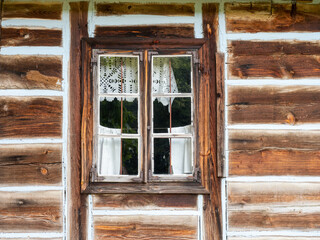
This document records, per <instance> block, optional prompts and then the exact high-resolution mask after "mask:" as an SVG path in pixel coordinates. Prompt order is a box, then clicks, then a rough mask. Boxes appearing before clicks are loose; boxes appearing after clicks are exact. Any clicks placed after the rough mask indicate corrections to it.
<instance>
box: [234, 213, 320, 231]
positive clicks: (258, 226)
mask: <svg viewBox="0 0 320 240" xmlns="http://www.w3.org/2000/svg"><path fill="white" fill-rule="evenodd" d="M228 216H229V217H228V218H229V227H228V229H229V231H237V230H238V231H239V230H240V231H241V230H242V231H243V230H249V231H259V230H292V229H299V230H304V231H307V230H315V229H318V228H319V222H320V213H319V212H316V211H314V212H312V213H309V212H303V211H296V210H291V211H286V212H285V213H283V211H281V209H279V210H278V211H270V210H269V209H267V208H265V209H259V210H251V211H248V210H237V211H229V214H228Z"/></svg>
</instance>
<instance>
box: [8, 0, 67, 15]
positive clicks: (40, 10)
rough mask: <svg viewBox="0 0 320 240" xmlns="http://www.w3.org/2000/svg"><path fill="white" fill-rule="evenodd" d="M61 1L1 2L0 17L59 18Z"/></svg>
mask: <svg viewBox="0 0 320 240" xmlns="http://www.w3.org/2000/svg"><path fill="white" fill-rule="evenodd" d="M61 15H62V3H24V2H10V1H8V2H7V1H4V2H3V11H2V17H3V18H4V19H6V18H41V19H61Z"/></svg>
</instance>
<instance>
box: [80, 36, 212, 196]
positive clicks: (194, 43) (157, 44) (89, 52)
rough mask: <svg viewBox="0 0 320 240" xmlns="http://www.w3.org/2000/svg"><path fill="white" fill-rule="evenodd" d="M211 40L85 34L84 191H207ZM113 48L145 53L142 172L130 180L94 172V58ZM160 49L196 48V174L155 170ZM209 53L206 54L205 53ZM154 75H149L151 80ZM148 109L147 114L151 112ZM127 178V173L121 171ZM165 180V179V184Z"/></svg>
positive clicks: (164, 51) (180, 50)
mask: <svg viewBox="0 0 320 240" xmlns="http://www.w3.org/2000/svg"><path fill="white" fill-rule="evenodd" d="M204 44H205V41H204V40H202V39H178V40H175V39H157V40H153V39H147V40H146V39H143V40H141V39H136V38H134V39H128V38H126V39H119V38H115V39H113V38H107V39H105V38H104V39H103V38H85V39H83V40H82V87H81V97H82V99H81V109H82V121H81V169H82V172H81V190H82V192H84V193H189V194H207V193H208V191H207V190H206V189H205V188H204V187H203V186H204V183H203V180H202V179H201V176H202V175H203V174H202V173H201V172H202V171H204V169H203V163H201V162H200V159H201V157H200V155H201V154H202V153H203V152H206V149H203V147H204V146H206V144H204V143H203V141H206V139H209V136H205V135H206V134H208V132H206V131H203V130H201V129H200V127H199V126H201V128H203V129H209V126H208V125H209V121H208V118H207V115H208V114H207V113H208V112H209V99H208V97H206V98H204V97H203V96H200V95H201V90H200V89H204V88H207V85H208V80H207V78H204V77H202V74H201V71H203V63H201V61H199V58H198V53H199V52H201V51H203V50H202V48H203V46H204ZM95 52H98V53H103V54H104V53H107V54H108V53H111V52H117V53H119V52H123V53H124V54H125V53H126V52H129V53H130V52H131V53H133V52H135V53H136V52H141V55H140V56H141V57H142V58H141V59H142V60H143V64H140V66H142V67H141V68H140V79H141V80H140V94H141V97H140V108H141V111H140V112H141V113H142V114H141V113H140V126H141V139H142V140H141V145H142V146H141V152H142V154H141V155H142V156H143V157H142V159H141V161H142V163H143V164H142V165H141V166H142V167H141V173H142V174H141V176H140V180H138V181H129V182H128V181H127V182H118V181H112V182H110V181H109V182H105V181H103V180H101V178H100V181H99V177H97V176H93V175H92V174H95V169H94V166H93V162H94V157H93V156H94V151H95V147H94V141H93V139H94V122H95V120H94V119H95V111H96V110H95V109H96V106H95V104H94V81H96V80H95V78H96V76H95V70H93V69H94V68H93V67H92V66H93V62H92V61H94V60H92V59H95V58H94V54H95ZM154 52H157V53H159V54H166V55H172V56H174V55H177V54H178V55H179V54H180V55H185V54H190V52H191V53H192V56H193V60H192V61H193V70H192V71H193V72H194V74H193V76H194V83H193V98H194V103H193V104H194V107H193V111H194V115H193V122H194V141H193V142H194V144H193V154H194V160H193V164H194V165H193V169H194V172H193V175H192V176H188V177H183V178H181V177H180V178H177V177H175V176H174V175H173V176H170V175H165V177H161V178H159V177H158V176H154V175H152V174H151V175H150V172H151V171H150V169H151V151H152V149H151V144H150V142H151V141H152V134H150V128H149V126H151V125H152V122H151V121H152V115H151V112H150V111H149V110H150V109H151V106H150V104H152V101H151V87H150V85H151V84H148V81H149V82H150V79H151V75H150V66H149V65H150V62H151V61H150V59H151V57H152V54H153V53H154ZM202 55H203V54H202ZM148 79H149V80H148ZM145 113H147V114H145ZM120 178H121V176H120ZM164 182H165V183H164Z"/></svg>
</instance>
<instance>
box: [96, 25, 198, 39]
mask: <svg viewBox="0 0 320 240" xmlns="http://www.w3.org/2000/svg"><path fill="white" fill-rule="evenodd" d="M95 36H96V37H114V36H118V37H141V38H193V37H194V26H193V24H170V25H151V26H125V27H121V26H116V27H103V26H97V27H96V29H95Z"/></svg>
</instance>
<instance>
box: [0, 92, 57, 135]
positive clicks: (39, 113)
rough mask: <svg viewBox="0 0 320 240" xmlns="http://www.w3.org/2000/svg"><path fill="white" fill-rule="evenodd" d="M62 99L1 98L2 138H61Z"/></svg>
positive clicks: (0, 121) (0, 126)
mask: <svg viewBox="0 0 320 240" xmlns="http://www.w3.org/2000/svg"><path fill="white" fill-rule="evenodd" d="M61 129H62V98H61V97H16V98H12V97H0V138H12V137H15V138H17V137H28V138H30V137H61Z"/></svg>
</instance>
